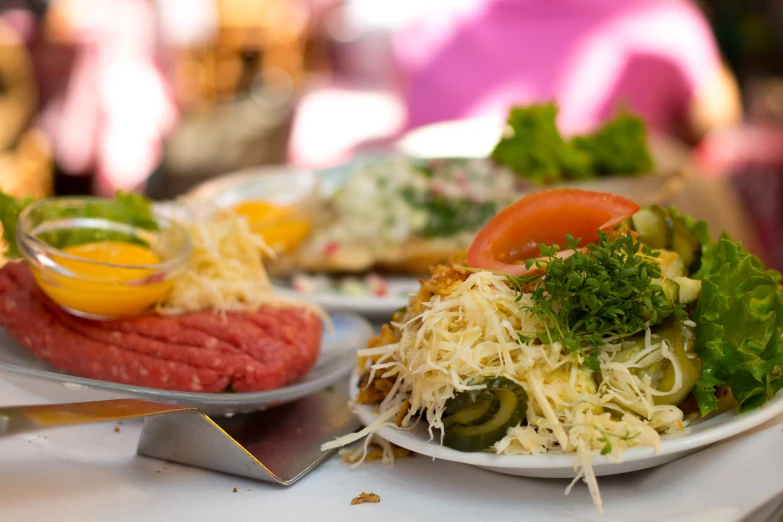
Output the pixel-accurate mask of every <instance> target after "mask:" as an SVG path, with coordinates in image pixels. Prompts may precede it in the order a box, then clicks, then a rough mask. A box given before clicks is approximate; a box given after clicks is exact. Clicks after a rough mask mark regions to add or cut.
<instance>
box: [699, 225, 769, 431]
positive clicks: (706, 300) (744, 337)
mask: <svg viewBox="0 0 783 522" xmlns="http://www.w3.org/2000/svg"><path fill="white" fill-rule="evenodd" d="M699 272H700V274H699V275H701V276H702V277H703V279H702V287H701V288H702V289H701V296H700V297H699V300H698V302H697V303H696V308H695V310H694V311H693V314H692V319H693V320H694V322H695V323H696V332H695V333H696V335H695V338H696V344H695V346H694V350H695V352H696V353H697V354H698V355H699V357H700V358H701V361H702V371H701V378H700V379H699V381H698V382H697V383H696V387H695V388H694V391H693V393H694V395H695V396H696V400H697V402H698V405H699V410H700V411H701V414H702V415H703V416H704V415H707V414H709V413H711V412H712V411H714V410H715V409H717V407H718V401H717V399H716V397H715V390H716V388H717V387H718V386H729V387H730V388H731V392H732V394H733V395H734V398H735V399H737V401H738V403H739V408H738V409H739V411H740V412H742V411H747V410H751V409H753V408H757V407H759V406H761V405H762V404H764V403H765V402H767V401H768V400H770V399H771V398H772V397H774V395H775V394H776V393H777V392H778V390H780V388H781V387H783V301H781V294H780V288H779V286H778V283H779V281H780V274H779V273H777V272H776V271H774V270H765V268H764V266H763V264H762V263H761V261H760V260H759V259H758V258H756V257H755V256H753V255H752V254H749V253H748V252H745V251H743V250H742V247H741V245H740V244H738V243H733V242H731V241H730V240H729V239H727V238H725V237H724V238H722V239H721V240H720V241H719V242H718V243H716V244H714V245H712V248H711V249H709V250H708V252H707V253H705V254H703V255H702V266H701V269H700V270H699Z"/></svg>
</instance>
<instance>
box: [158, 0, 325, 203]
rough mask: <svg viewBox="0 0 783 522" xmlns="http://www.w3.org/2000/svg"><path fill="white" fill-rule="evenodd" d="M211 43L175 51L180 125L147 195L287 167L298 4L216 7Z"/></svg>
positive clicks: (299, 62)
mask: <svg viewBox="0 0 783 522" xmlns="http://www.w3.org/2000/svg"><path fill="white" fill-rule="evenodd" d="M215 5H216V8H217V13H218V28H217V33H216V35H215V39H214V41H213V42H211V43H209V44H208V45H205V46H202V47H201V48H193V49H180V50H178V51H177V57H176V70H175V76H176V78H175V84H176V85H177V92H178V101H179V104H180V106H181V108H182V112H183V117H182V120H181V122H180V125H179V127H178V128H177V130H176V132H175V133H174V134H173V135H172V136H171V137H170V138H169V139H168V140H167V142H166V144H165V153H164V159H163V162H162V164H161V167H160V169H159V170H158V172H156V173H155V174H154V175H153V176H152V177H151V178H150V180H149V182H148V184H147V193H148V195H150V196H151V197H153V198H170V197H174V196H177V195H179V194H181V193H183V192H185V191H187V190H188V189H189V188H191V187H192V186H194V185H196V184H198V183H201V182H203V181H205V180H207V179H210V178H212V177H215V176H218V175H220V174H223V173H225V172H229V171H234V170H238V169H241V168H244V167H250V166H254V165H262V164H270V163H283V162H285V161H286V155H287V149H288V139H289V134H290V128H291V122H292V119H293V112H294V102H295V95H296V90H297V88H298V86H299V85H300V84H301V82H302V81H303V79H304V77H305V73H306V71H305V69H306V63H305V62H306V54H307V45H308V38H309V30H310V28H309V23H310V18H309V10H308V9H307V7H306V4H305V3H303V2H301V1H298V0H215Z"/></svg>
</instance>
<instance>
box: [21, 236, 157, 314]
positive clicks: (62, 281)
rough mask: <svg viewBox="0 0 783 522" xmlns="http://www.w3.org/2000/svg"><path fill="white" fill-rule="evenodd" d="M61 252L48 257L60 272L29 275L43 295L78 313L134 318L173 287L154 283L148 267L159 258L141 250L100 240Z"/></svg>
mask: <svg viewBox="0 0 783 522" xmlns="http://www.w3.org/2000/svg"><path fill="white" fill-rule="evenodd" d="M61 251H62V255H58V254H53V255H52V256H51V257H52V261H54V262H55V263H56V264H57V265H59V270H52V269H47V268H42V267H33V275H34V276H35V278H36V280H37V281H38V285H39V286H40V287H41V290H43V292H44V293H45V294H46V295H48V296H49V297H50V298H51V299H52V300H53V301H55V302H56V303H58V304H59V305H61V306H63V307H65V308H67V309H69V310H71V311H74V312H76V313H81V314H87V315H90V316H101V317H104V316H109V317H118V316H130V315H138V314H141V313H143V312H144V310H145V309H147V308H149V307H151V306H153V305H154V304H155V303H157V302H159V301H160V300H161V299H162V298H163V297H164V296H165V294H166V292H168V290H169V289H170V288H171V283H172V282H171V280H169V279H164V278H156V277H155V274H156V271H155V270H154V269H151V268H149V266H150V265H156V264H158V263H160V262H161V258H160V257H159V256H158V255H156V254H155V253H153V252H152V251H151V250H150V249H149V248H147V247H145V246H142V245H136V244H132V243H125V242H121V241H101V242H97V243H87V244H82V245H74V246H69V247H65V248H63V249H62V250H61ZM68 273H70V274H71V275H68ZM156 279H157V280H156Z"/></svg>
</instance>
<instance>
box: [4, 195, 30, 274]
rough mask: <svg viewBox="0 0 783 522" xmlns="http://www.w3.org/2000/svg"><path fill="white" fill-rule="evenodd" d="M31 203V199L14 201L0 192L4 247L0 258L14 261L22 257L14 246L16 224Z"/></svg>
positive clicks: (14, 199)
mask: <svg viewBox="0 0 783 522" xmlns="http://www.w3.org/2000/svg"><path fill="white" fill-rule="evenodd" d="M33 201H34V200H33V199H32V198H26V199H16V198H14V197H11V196H9V195H7V194H4V193H2V192H0V225H2V226H3V238H4V240H5V241H4V242H5V247H6V250H5V253H3V254H2V256H4V257H6V258H8V259H16V258H18V257H20V256H21V255H22V254H21V253H20V252H19V248H18V247H17V246H16V223H17V221H19V213H20V212H22V210H24V209H25V207H26V206H28V205H29V204H30V203H32V202H33Z"/></svg>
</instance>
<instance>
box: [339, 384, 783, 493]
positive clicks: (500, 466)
mask: <svg viewBox="0 0 783 522" xmlns="http://www.w3.org/2000/svg"><path fill="white" fill-rule="evenodd" d="M357 382H358V376H357V375H356V373H355V372H354V374H353V375H352V376H351V383H350V393H351V399H354V398H355V397H356V393H357ZM372 410H373V408H372V407H371V406H364V405H358V406H357V415H358V416H359V419H361V421H362V422H363V423H364V425H365V426H366V425H368V424H370V423H371V422H372V421H373V420H375V418H376V414H375V413H373V411H372ZM781 412H783V393H779V394H778V395H777V396H776V397H775V398H774V399H772V400H771V401H769V402H768V403H767V404H766V405H764V407H763V408H759V409H757V410H753V411H750V412H747V413H743V414H741V415H737V414H736V413H735V412H734V410H732V411H728V412H724V413H722V414H720V415H716V416H715V417H712V418H710V419H707V420H706V421H702V422H698V423H694V424H693V425H691V426H689V427H688V428H685V432H684V433H683V434H682V435H664V436H662V437H661V439H662V442H661V451H660V453H656V452H655V448H653V447H651V446H639V447H635V448H631V449H630V450H628V451H626V452H625V454H624V455H623V462H620V463H614V462H611V461H609V460H608V459H607V458H606V457H602V456H596V457H595V458H594V459H593V469H594V471H595V474H596V475H598V476H602V475H616V474H619V473H628V472H631V471H638V470H640V469H646V468H652V467H655V466H660V465H661V464H666V463H667V462H671V461H673V460H677V459H679V458H682V457H685V456H687V455H690V454H691V453H694V452H695V451H698V450H699V449H702V448H704V447H706V446H709V445H710V444H713V443H715V442H720V441H722V440H724V439H727V438H729V437H732V436H734V435H737V434H740V433H743V432H745V431H748V430H750V429H752V428H755V427H756V426H759V425H760V424H763V423H764V422H766V421H768V420H770V419H771V418H773V417H775V416H776V415H778V414H779V413H781ZM378 435H380V436H381V437H383V438H384V439H386V440H388V441H389V442H391V443H393V444H396V445H398V446H400V447H402V448H405V449H407V450H410V451H413V452H416V453H420V454H422V455H426V456H428V457H433V458H437V459H443V460H449V461H453V462H461V463H463V464H470V465H471V466H477V467H479V468H484V469H487V470H490V471H496V472H498V473H505V474H507V475H517V476H521V477H540V478H573V477H574V474H575V471H574V469H575V468H574V466H575V465H576V464H578V462H577V460H576V459H575V457H574V456H573V455H565V454H549V455H538V456H535V455H496V454H494V453H484V452H476V453H463V452H461V451H457V450H453V449H451V448H446V447H444V446H441V445H440V444H438V442H437V441H429V435H428V434H427V431H426V430H425V429H419V430H414V431H403V430H398V429H395V428H391V427H384V428H381V429H380V430H379V431H378Z"/></svg>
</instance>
